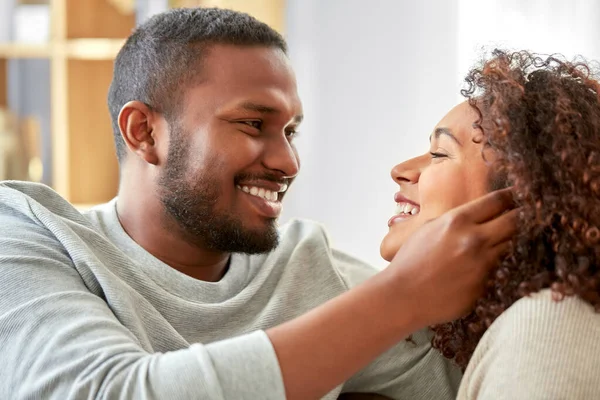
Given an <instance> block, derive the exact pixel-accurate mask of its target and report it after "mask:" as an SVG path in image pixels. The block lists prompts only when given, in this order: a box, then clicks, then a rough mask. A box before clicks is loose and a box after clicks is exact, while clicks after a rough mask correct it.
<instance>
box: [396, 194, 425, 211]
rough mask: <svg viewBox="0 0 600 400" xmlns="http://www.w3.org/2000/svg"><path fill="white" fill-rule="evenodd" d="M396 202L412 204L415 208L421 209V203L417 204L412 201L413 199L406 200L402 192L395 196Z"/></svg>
mask: <svg viewBox="0 0 600 400" xmlns="http://www.w3.org/2000/svg"><path fill="white" fill-rule="evenodd" d="M394 201H395V202H396V203H409V204H412V205H413V206H417V207H420V205H419V203H416V202H414V201H412V200H411V199H408V198H406V197H405V196H403V195H402V194H401V193H400V192H397V193H396V194H394Z"/></svg>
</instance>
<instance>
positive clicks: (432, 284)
mask: <svg viewBox="0 0 600 400" xmlns="http://www.w3.org/2000/svg"><path fill="white" fill-rule="evenodd" d="M511 205H512V193H511V192H510V191H509V190H503V191H499V192H495V193H491V194H489V195H486V196H484V197H482V198H480V199H478V200H475V201H473V202H471V203H468V204H466V205H464V206H462V207H459V208H457V209H455V210H453V211H451V212H449V213H446V214H445V215H443V216H442V217H440V218H437V219H435V220H433V221H430V222H428V223H427V224H425V225H424V226H423V227H422V228H420V229H419V230H418V231H417V232H416V233H415V234H414V235H413V236H412V237H411V238H410V239H409V240H408V241H407V242H406V243H405V244H404V245H403V247H402V248H401V249H400V251H399V252H398V254H397V255H396V256H395V258H394V259H393V260H392V263H391V264H390V266H389V267H388V268H386V269H385V270H384V271H382V272H381V273H379V274H377V275H376V276H374V277H373V278H371V279H369V280H367V281H366V282H365V283H363V284H361V285H359V286H358V287H356V288H354V289H352V290H350V291H348V292H346V293H344V294H342V295H341V296H339V297H337V298H335V299H333V300H331V301H329V302H327V303H326V304H324V305H322V306H321V307H318V308H316V309H315V310H313V311H312V312H309V313H307V314H305V315H303V316H301V317H299V318H296V319H295V320H292V321H290V322H287V323H285V324H283V325H280V326H277V327H275V328H272V329H269V330H268V331H267V334H268V335H269V337H270V339H271V342H272V343H273V346H274V348H275V352H276V353H277V357H278V359H279V364H280V367H281V371H282V375H283V380H284V384H285V388H286V395H287V398H288V399H291V400H294V399H314V398H319V397H321V396H323V395H325V394H326V393H327V392H328V391H329V390H331V389H332V388H334V387H336V386H337V385H339V384H341V383H342V382H344V381H345V380H347V379H348V378H350V377H351V376H352V375H353V374H355V373H356V372H358V371H359V370H360V369H361V368H363V367H365V366H366V365H367V364H368V363H369V362H371V361H372V360H374V359H375V358H376V357H377V356H379V355H380V354H382V353H383V352H384V351H386V350H388V349H389V348H391V347H392V346H393V345H394V344H395V343H397V342H399V341H400V340H402V339H404V338H406V337H407V336H408V335H409V334H410V333H412V332H414V331H416V330H418V329H420V328H423V327H425V326H429V325H433V324H437V323H441V322H443V321H449V320H453V319H456V318H458V317H459V316H461V315H464V314H465V313H466V312H467V311H469V310H470V309H471V307H472V305H473V303H474V301H475V299H476V298H477V297H478V296H479V295H480V294H481V293H482V291H483V282H484V280H485V277H486V276H487V274H488V271H489V269H490V268H492V267H493V266H494V265H496V262H497V260H498V258H499V256H500V255H501V254H502V253H504V252H505V251H506V249H507V248H508V245H509V244H508V243H509V240H510V239H511V238H512V236H513V234H514V232H515V229H516V227H515V220H516V213H517V212H518V210H512V211H510V212H507V213H505V211H506V210H507V208H509V207H510V206H511Z"/></svg>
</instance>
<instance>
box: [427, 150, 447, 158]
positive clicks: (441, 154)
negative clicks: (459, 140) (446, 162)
mask: <svg viewBox="0 0 600 400" xmlns="http://www.w3.org/2000/svg"><path fill="white" fill-rule="evenodd" d="M429 154H431V158H442V157H448V156H447V155H446V154H443V153H437V152H435V151H431V152H429Z"/></svg>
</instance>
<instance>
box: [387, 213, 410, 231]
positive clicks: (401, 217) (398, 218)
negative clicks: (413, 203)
mask: <svg viewBox="0 0 600 400" xmlns="http://www.w3.org/2000/svg"><path fill="white" fill-rule="evenodd" d="M410 217H414V215H412V214H397V215H394V216H392V218H390V219H389V221H388V227H390V228H391V227H392V225H394V224H395V223H398V222H401V221H403V220H407V219H409V218H410Z"/></svg>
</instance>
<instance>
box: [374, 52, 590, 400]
mask: <svg viewBox="0 0 600 400" xmlns="http://www.w3.org/2000/svg"><path fill="white" fill-rule="evenodd" d="M466 82H467V84H468V88H467V89H466V90H464V91H463V95H465V97H466V98H467V101H466V102H465V103H463V104H460V105H458V106H457V107H455V108H454V109H453V110H451V111H450V112H449V113H448V114H447V115H446V116H445V117H444V118H443V119H442V120H441V121H440V123H439V124H438V126H437V127H436V128H435V130H434V132H433V134H432V135H431V136H430V151H429V152H427V153H425V154H423V155H421V156H419V157H416V158H414V159H411V160H409V161H406V162H404V163H402V164H399V165H397V166H396V167H394V169H393V170H392V177H393V179H394V181H396V182H397V183H398V185H399V187H400V190H399V192H398V193H397V194H396V196H395V200H396V203H398V208H397V213H396V215H395V216H393V217H392V218H391V219H390V221H389V227H390V230H389V233H388V234H387V236H386V237H385V238H384V239H383V242H382V244H381V254H382V256H383V257H384V258H385V259H387V260H390V259H391V257H393V255H394V254H395V253H396V251H397V250H398V249H399V247H400V246H402V244H403V242H404V241H405V240H406V238H408V237H409V236H410V235H411V234H412V233H413V232H414V231H415V230H416V229H417V228H418V227H419V226H421V225H423V224H424V223H426V221H427V220H429V219H431V218H435V217H437V216H439V215H441V214H442V213H443V212H444V211H447V210H449V209H451V208H454V207H456V206H458V205H461V204H463V203H465V202H467V201H469V200H472V199H475V198H477V197H479V196H482V195H483V194H485V193H487V192H489V191H490V190H492V189H496V188H499V187H503V186H508V185H512V186H513V187H514V191H515V194H516V198H517V201H518V202H519V203H520V205H521V206H522V212H521V215H520V217H519V225H520V233H519V235H518V236H517V238H516V239H515V240H514V242H513V246H512V249H511V250H510V252H509V254H507V255H506V257H505V259H504V260H503V261H502V263H501V264H500V265H499V266H498V268H497V269H496V271H495V272H494V273H493V274H492V276H491V277H490V279H489V284H488V286H487V291H486V293H485V294H484V295H483V296H482V297H481V298H480V299H479V301H478V303H477V306H476V309H475V311H474V312H473V313H471V314H470V315H467V316H465V317H464V318H462V319H461V320H458V321H455V322H453V323H450V324H445V325H441V326H435V327H433V330H434V332H435V337H434V339H433V345H434V347H436V348H437V349H439V350H440V351H441V352H442V353H443V354H444V356H446V357H448V358H450V359H453V360H454V361H455V362H456V363H457V364H458V365H459V366H461V367H462V368H466V371H465V375H464V378H463V381H462V383H461V388H460V390H459V396H458V398H460V399H474V398H485V399H488V398H492V399H505V398H506V399H509V398H510V399H513V400H514V399H563V398H569V399H590V398H600V314H599V313H598V312H600V85H599V84H598V82H597V81H596V80H594V76H593V75H592V72H591V70H590V68H589V67H588V65H587V64H585V63H584V62H577V63H569V62H564V61H561V60H559V59H558V58H555V57H548V58H541V57H538V56H535V55H532V54H530V53H527V52H519V53H512V54H508V53H505V52H502V51H495V52H494V53H493V57H492V58H491V59H489V60H488V61H486V62H484V63H483V65H482V67H481V68H478V69H474V70H472V71H471V72H470V73H469V75H468V76H467V79H466Z"/></svg>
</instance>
